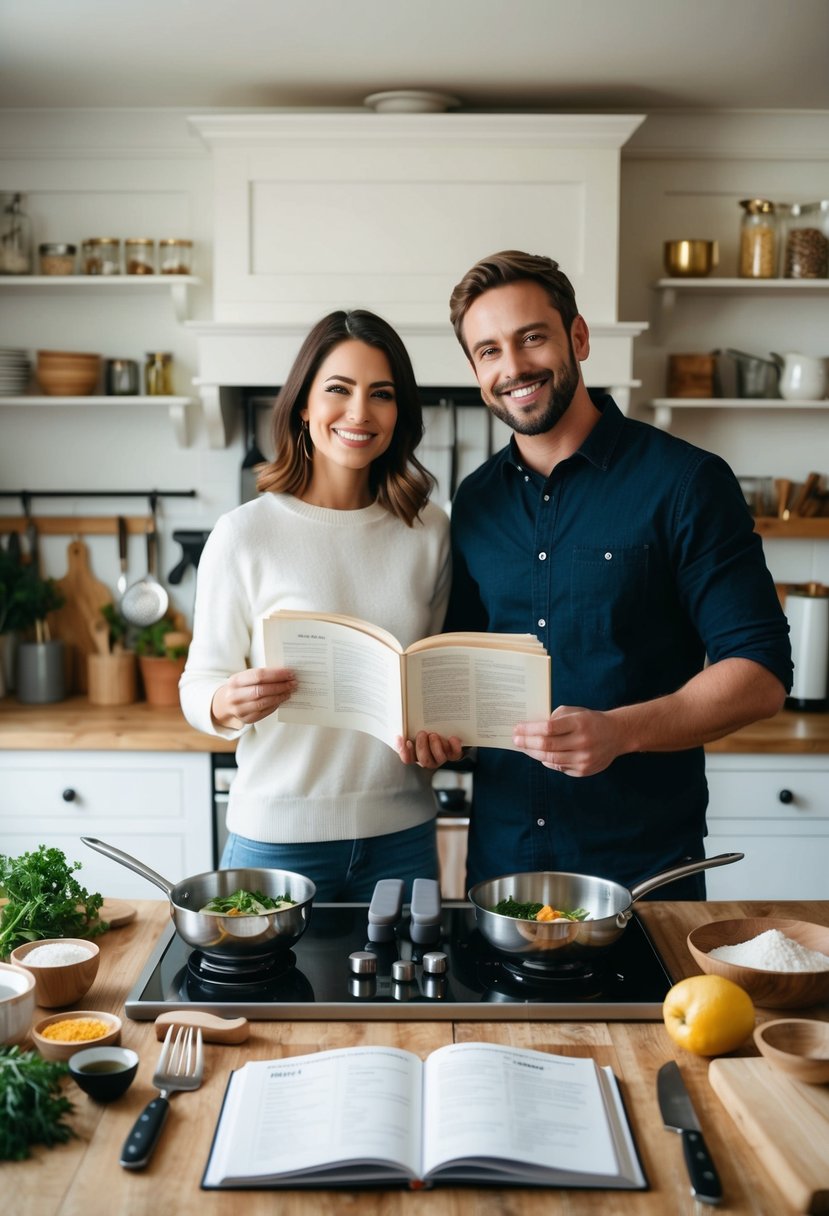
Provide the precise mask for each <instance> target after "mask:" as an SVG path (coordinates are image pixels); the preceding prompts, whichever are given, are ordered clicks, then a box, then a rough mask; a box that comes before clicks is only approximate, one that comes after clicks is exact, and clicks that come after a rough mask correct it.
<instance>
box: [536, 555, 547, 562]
mask: <svg viewBox="0 0 829 1216" xmlns="http://www.w3.org/2000/svg"><path fill="white" fill-rule="evenodd" d="M538 560H539V561H540V562H546V560H547V554H546V553H539V555H538Z"/></svg>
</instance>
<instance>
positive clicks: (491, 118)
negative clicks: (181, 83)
mask: <svg viewBox="0 0 829 1216" xmlns="http://www.w3.org/2000/svg"><path fill="white" fill-rule="evenodd" d="M189 121H190V125H191V127H192V128H193V129H194V130H195V131H196V132H197V133H198V135H199V136H200V137H201V138H202V139H203V140H204V141H205V142H206V143H207V145H208V146H209V147H210V149H211V151H212V156H213V164H214V207H215V214H214V242H213V258H214V264H213V320H212V321H209V322H204V321H197V322H190V323H189V328H190V329H191V330H192V331H193V332H194V333H195V335H196V338H197V346H198V375H197V379H196V386H197V388H198V391H199V393H200V396H201V398H202V402H203V404H204V408H205V414H206V418H207V423H208V439H209V442H210V444H211V446H214V447H219V446H224V445H225V443H226V442H227V439H226V436H227V429H228V428H227V425H226V422H227V421H228V420H229V418H230V415H231V411H232V410H234V409H236V408H237V401H238V390H239V389H240V388H241V387H242V386H250V385H277V384H281V383H282V381H283V380H284V377H285V375H286V373H287V371H288V368H289V367H290V365H291V363H292V361H293V359H294V356H295V355H296V352H297V350H298V348H299V344H300V342H301V341H302V338H303V337H304V335H305V334H306V333H307V331H308V329H309V328H310V327H311V325H313V324H314V323H315V322H316V321H317V320H318V319H319V318H320V317H321V316H323V315H324V314H325V313H327V312H330V311H331V310H332V309H335V308H357V307H360V308H369V309H372V310H373V311H375V312H377V313H379V314H380V315H381V316H383V317H385V318H386V320H388V321H389V322H390V323H391V324H392V325H394V326H395V328H396V329H397V330H398V331H399V333H400V334H401V336H402V338H403V340H404V341H405V343H406V345H407V347H408V349H409V352H410V354H411V356H412V361H413V363H414V367H415V373H416V375H417V378H418V382H419V383H420V384H422V385H429V386H442V385H443V386H445V385H449V386H459V387H460V388H469V387H471V386H473V385H474V379H473V378H472V375H471V371H470V369H469V368H468V366H467V363H466V360H465V358H464V356H463V352H462V351H461V349H460V347H459V346H458V343H457V341H456V339H455V336H454V333H453V331H452V329H451V326H450V325H449V321H448V299H449V294H450V292H451V289H452V287H453V286H454V284H455V283H456V282H457V281H458V279H460V277H461V276H462V275H463V274H464V273H465V271H466V270H467V269H468V268H469V267H470V266H471V265H472V264H473V263H474V262H475V261H477V260H478V259H479V258H480V257H482V256H485V255H486V254H488V253H492V252H495V251H496V250H498V249H506V248H518V249H527V250H530V251H532V252H539V253H546V254H549V255H550V256H552V257H557V258H558V260H559V261H560V262H561V264H562V267H563V269H564V270H565V271H566V273H567V274H568V276H569V277H570V279H571V280H572V281H573V284H574V287H575V289H576V296H577V299H578V301H579V306H580V308H581V310H582V312H583V313H584V315H585V317H586V319H587V321H588V324H589V326H590V331H591V354H590V358H589V360H588V361H587V363H586V364H585V375H586V378H587V380H588V383H589V384H590V385H591V386H595V387H603V388H607V389H610V390H611V391H612V392H613V393H614V396H615V397H616V399H617V400H618V401H619V404H620V406H621V407H622V408H623V409H625V408H626V406H627V402H628V398H629V392H630V389H631V387H633V385H634V384H635V381H634V380H633V379H632V359H633V340H634V338H635V337H636V336H637V334H639V333H641V332H642V331H643V329H645V328H646V326H645V324H644V323H638V322H628V323H620V322H619V321H618V319H617V302H616V301H617V276H618V260H619V259H618V230H619V162H620V149H621V147H622V146H623V144H624V143H625V142H626V141H627V140H628V139H629V138H630V136H631V135H632V134H633V132H634V131H635V130H636V129H637V127H638V126H639V125H640V124H641V122H642V121H643V118H642V117H641V116H638V115H635V116H632V115H552V114H550V115H547V114H457V113H452V114H404V115H401V114H370V113H354V112H350V111H349V112H342V113H320V112H307V113H302V112H290V111H285V112H268V113H255V114H248V115H244V114H229V115H222V114H212V115H206V116H198V117H193V118H191V119H190V120H189Z"/></svg>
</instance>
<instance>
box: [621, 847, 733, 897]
mask: <svg viewBox="0 0 829 1216" xmlns="http://www.w3.org/2000/svg"><path fill="white" fill-rule="evenodd" d="M744 857H745V853H718V854H717V855H716V857H703V858H702V860H701V861H689V862H686V863H685V865H682V866H672V868H671V869H670V870H662V872H661V873H660V874H654V876H653V878H646V879H645V881H644V882H638V883H637V884H636V886H635V887H631V888H630V902H631V903H635V902H636V900H637V899H641V897H642V896H643V895H647V893H648V891H654V890H655V889H656V888H657V887H662V886H664V885H665V883H667V882H673V881H674V879H675V878H685V877H686V876H687V875H688V874H698V873H699V872H700V870H711V869H713V868H714V866H730V865H731V864H732V862H735V861H742V859H743V858H744Z"/></svg>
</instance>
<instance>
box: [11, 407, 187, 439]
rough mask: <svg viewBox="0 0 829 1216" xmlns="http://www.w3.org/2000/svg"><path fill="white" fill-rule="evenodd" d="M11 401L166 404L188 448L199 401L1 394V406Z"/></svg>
mask: <svg viewBox="0 0 829 1216" xmlns="http://www.w3.org/2000/svg"><path fill="white" fill-rule="evenodd" d="M8 405H22V406H25V407H26V408H27V409H28V408H29V407H30V406H35V407H37V406H44V405H50V406H53V407H56V408H58V409H60V408H63V407H65V406H78V405H92V406H106V408H107V409H110V410H112V409H119V408H125V407H130V406H135V405H142V406H163V407H165V408H166V409H167V410H168V412H169V415H170V421H171V422H172V424H173V430H174V432H175V436H176V439H177V441H178V443H179V445H180V446H181V447H183V448H186V447H188V446H189V444H190V426H189V421H190V420H189V415H190V412H191V410H192V408H193V407H194V406H195V405H196V401H195V399H194V398H193V397H139V396H123V397H105V396H103V395H101V394H99V395H98V396H97V397H57V396H55V397H36V396H22V397H2V396H0V408H2V407H5V406H8Z"/></svg>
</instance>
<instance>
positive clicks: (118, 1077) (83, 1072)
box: [69, 1047, 138, 1102]
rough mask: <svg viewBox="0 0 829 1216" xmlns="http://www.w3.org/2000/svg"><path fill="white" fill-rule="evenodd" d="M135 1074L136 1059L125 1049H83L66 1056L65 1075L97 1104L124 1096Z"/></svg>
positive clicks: (132, 1052)
mask: <svg viewBox="0 0 829 1216" xmlns="http://www.w3.org/2000/svg"><path fill="white" fill-rule="evenodd" d="M137 1072H138V1056H137V1055H136V1053H135V1052H134V1051H130V1050H129V1049H128V1048H126V1047H86V1048H84V1050H83V1051H76V1052H75V1054H74V1055H72V1056H70V1057H69V1073H70V1075H71V1077H72V1080H73V1081H75V1083H76V1084H77V1085H80V1087H81V1089H82V1090H83V1091H84V1093H87V1094H89V1096H90V1098H94V1099H95V1100H96V1101H97V1102H112V1101H113V1099H114V1098H120V1097H121V1095H122V1094H125V1093H126V1092H127V1090H128V1089H129V1087H130V1085H132V1083H133V1081H134V1080H135V1074H136V1073H137Z"/></svg>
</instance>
